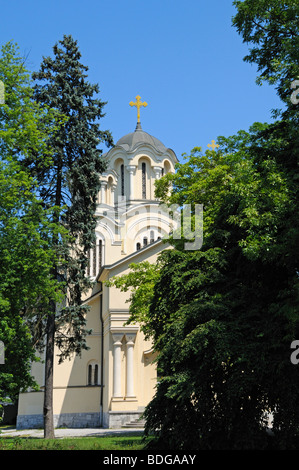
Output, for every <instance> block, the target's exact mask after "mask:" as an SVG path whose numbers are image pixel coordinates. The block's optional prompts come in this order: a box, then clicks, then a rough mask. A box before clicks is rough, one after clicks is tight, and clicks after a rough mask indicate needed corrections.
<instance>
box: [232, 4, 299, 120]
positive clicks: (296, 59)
mask: <svg viewBox="0 0 299 470" xmlns="http://www.w3.org/2000/svg"><path fill="white" fill-rule="evenodd" d="M233 4H234V5H235V7H236V9H237V13H236V15H235V16H234V18H233V26H234V27H235V28H236V29H237V31H238V33H239V34H240V35H241V36H242V37H243V42H245V43H246V44H249V45H251V46H252V47H251V48H250V49H249V54H248V55H246V56H245V57H244V60H245V61H246V62H249V63H253V64H257V66H258V72H259V75H258V78H257V83H259V84H261V83H262V82H263V81H267V82H268V83H270V84H274V85H275V86H276V90H277V93H278V95H279V97H280V98H281V99H282V101H283V102H284V103H285V104H286V105H287V112H288V116H290V115H291V114H292V111H295V107H294V106H292V104H291V103H290V97H291V92H292V90H291V84H292V82H293V81H294V80H298V79H299V37H298V30H299V14H298V8H299V7H298V2H297V0H245V1H239V0H235V1H234V2H233ZM297 88H298V87H297Z"/></svg>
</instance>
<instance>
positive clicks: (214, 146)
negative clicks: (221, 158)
mask: <svg viewBox="0 0 299 470" xmlns="http://www.w3.org/2000/svg"><path fill="white" fill-rule="evenodd" d="M208 147H212V149H213V150H215V148H216V147H219V145H218V144H215V140H212V143H211V144H208Z"/></svg>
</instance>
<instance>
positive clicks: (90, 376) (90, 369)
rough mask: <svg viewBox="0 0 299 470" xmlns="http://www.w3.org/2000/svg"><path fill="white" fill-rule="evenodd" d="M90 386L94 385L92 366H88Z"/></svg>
mask: <svg viewBox="0 0 299 470" xmlns="http://www.w3.org/2000/svg"><path fill="white" fill-rule="evenodd" d="M87 383H88V385H92V365H91V364H89V366H88V382H87Z"/></svg>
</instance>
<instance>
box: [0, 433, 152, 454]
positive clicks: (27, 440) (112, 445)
mask: <svg viewBox="0 0 299 470" xmlns="http://www.w3.org/2000/svg"><path fill="white" fill-rule="evenodd" d="M145 445H146V442H145V441H144V440H143V437H142V436H140V435H138V436H137V435H136V436H134V435H132V434H127V435H126V434H124V435H122V436H103V437H65V438H57V439H43V438H32V437H1V435H0V451H1V450H142V449H144V447H145Z"/></svg>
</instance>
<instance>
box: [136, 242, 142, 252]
mask: <svg viewBox="0 0 299 470" xmlns="http://www.w3.org/2000/svg"><path fill="white" fill-rule="evenodd" d="M140 249H141V245H140V243H136V250H137V251H138V250H140Z"/></svg>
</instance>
